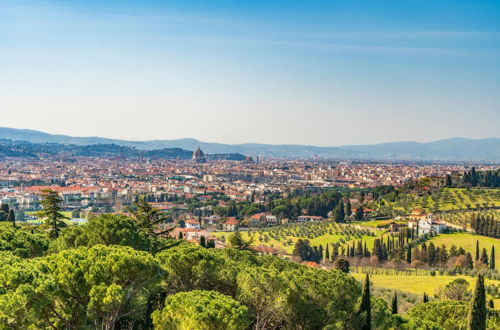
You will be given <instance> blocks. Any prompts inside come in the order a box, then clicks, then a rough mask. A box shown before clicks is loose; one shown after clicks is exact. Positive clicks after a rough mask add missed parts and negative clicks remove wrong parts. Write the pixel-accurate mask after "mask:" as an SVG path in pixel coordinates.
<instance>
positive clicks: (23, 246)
mask: <svg viewBox="0 0 500 330" xmlns="http://www.w3.org/2000/svg"><path fill="white" fill-rule="evenodd" d="M48 247H49V239H48V237H47V236H46V235H43V234H32V233H30V232H29V231H25V230H21V229H16V228H14V227H12V225H10V224H7V223H0V251H11V252H12V253H13V254H14V255H16V256H19V257H23V258H31V257H38V256H41V255H43V254H44V253H45V251H47V249H48Z"/></svg>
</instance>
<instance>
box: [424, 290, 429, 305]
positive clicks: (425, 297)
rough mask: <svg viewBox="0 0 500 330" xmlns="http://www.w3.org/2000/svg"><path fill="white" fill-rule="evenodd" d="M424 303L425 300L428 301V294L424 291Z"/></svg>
mask: <svg viewBox="0 0 500 330" xmlns="http://www.w3.org/2000/svg"><path fill="white" fill-rule="evenodd" d="M423 302H424V304H425V303H426V302H429V296H428V295H427V294H426V293H425V292H424V300H423Z"/></svg>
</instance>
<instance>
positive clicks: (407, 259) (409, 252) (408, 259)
mask: <svg viewBox="0 0 500 330" xmlns="http://www.w3.org/2000/svg"><path fill="white" fill-rule="evenodd" d="M406 262H407V263H409V264H411V246H410V245H409V244H408V246H407V248H406Z"/></svg>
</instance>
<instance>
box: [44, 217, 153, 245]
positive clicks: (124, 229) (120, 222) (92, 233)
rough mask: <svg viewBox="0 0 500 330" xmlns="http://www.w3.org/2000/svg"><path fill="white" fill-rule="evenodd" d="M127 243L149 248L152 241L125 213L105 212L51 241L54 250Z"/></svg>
mask: <svg viewBox="0 0 500 330" xmlns="http://www.w3.org/2000/svg"><path fill="white" fill-rule="evenodd" d="M97 244H103V245H125V246H131V247H133V248H135V249H137V250H145V251H146V250H148V248H149V245H150V244H151V241H150V240H149V239H148V237H147V236H146V235H145V234H143V233H142V231H140V230H139V228H138V226H137V224H136V222H135V221H133V220H132V219H130V218H128V217H125V216H123V215H112V214H103V215H101V216H99V217H96V218H93V219H91V220H90V221H89V222H88V224H86V225H83V226H71V227H68V228H65V229H63V230H62V232H61V235H60V236H59V237H58V238H57V239H55V240H53V241H52V242H51V245H50V247H51V250H52V251H55V252H57V251H62V250H65V249H68V248H73V247H78V246H93V245H97Z"/></svg>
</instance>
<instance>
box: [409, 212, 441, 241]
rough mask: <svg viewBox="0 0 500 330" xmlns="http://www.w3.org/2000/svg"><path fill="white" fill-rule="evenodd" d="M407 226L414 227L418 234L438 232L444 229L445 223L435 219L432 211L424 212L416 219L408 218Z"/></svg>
mask: <svg viewBox="0 0 500 330" xmlns="http://www.w3.org/2000/svg"><path fill="white" fill-rule="evenodd" d="M412 213H413V212H412ZM408 227H409V228H411V229H415V230H416V232H417V233H418V234H419V235H421V234H427V233H430V232H434V233H436V234H440V233H442V232H444V231H445V230H446V224H445V223H444V222H442V221H439V220H436V219H435V218H434V215H433V214H432V213H429V214H425V216H423V217H420V218H419V219H418V220H410V221H409V222H408Z"/></svg>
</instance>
